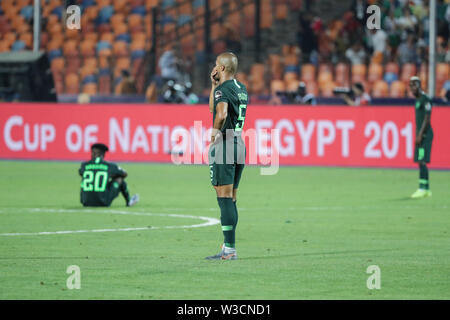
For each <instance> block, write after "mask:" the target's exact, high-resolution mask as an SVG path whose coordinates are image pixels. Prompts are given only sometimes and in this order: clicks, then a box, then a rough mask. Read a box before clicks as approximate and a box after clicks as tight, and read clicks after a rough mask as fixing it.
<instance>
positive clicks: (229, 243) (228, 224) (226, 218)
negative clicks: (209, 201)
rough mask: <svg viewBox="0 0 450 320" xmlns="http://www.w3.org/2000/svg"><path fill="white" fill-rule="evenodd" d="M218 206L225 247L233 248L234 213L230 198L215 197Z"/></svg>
mask: <svg viewBox="0 0 450 320" xmlns="http://www.w3.org/2000/svg"><path fill="white" fill-rule="evenodd" d="M217 202H218V203H219V207H220V223H221V225H222V232H223V237H224V244H225V247H226V248H234V245H235V223H236V214H235V208H234V204H233V199H232V198H217Z"/></svg>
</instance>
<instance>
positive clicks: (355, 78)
mask: <svg viewBox="0 0 450 320" xmlns="http://www.w3.org/2000/svg"><path fill="white" fill-rule="evenodd" d="M351 70H352V82H353V83H355V82H363V81H366V74H367V67H366V65H364V64H354V65H352V69H351Z"/></svg>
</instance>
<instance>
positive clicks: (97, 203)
mask: <svg viewBox="0 0 450 320" xmlns="http://www.w3.org/2000/svg"><path fill="white" fill-rule="evenodd" d="M119 193H120V186H119V183H118V182H116V181H109V182H108V184H107V185H106V189H105V191H103V192H92V194H91V195H89V196H86V198H85V199H83V195H82V196H81V197H82V198H81V203H82V204H83V206H85V207H109V206H110V205H111V203H112V202H113V200H114V199H115V198H116V197H117V196H118V195H119Z"/></svg>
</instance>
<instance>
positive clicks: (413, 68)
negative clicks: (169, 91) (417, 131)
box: [0, 0, 450, 98]
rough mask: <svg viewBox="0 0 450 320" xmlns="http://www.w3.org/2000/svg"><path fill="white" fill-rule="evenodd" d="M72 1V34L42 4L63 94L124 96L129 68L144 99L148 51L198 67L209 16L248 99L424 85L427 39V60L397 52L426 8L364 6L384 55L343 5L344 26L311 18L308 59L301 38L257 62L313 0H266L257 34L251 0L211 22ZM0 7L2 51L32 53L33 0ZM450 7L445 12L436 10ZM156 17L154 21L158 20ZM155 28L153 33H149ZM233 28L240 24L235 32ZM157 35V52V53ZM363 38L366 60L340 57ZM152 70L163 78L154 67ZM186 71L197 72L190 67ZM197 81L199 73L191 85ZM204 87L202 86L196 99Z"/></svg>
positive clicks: (185, 4)
mask: <svg viewBox="0 0 450 320" xmlns="http://www.w3.org/2000/svg"><path fill="white" fill-rule="evenodd" d="M347 2H348V1H347ZM347 2H345V3H347ZM75 3H76V4H77V5H79V6H80V7H81V8H82V17H81V30H70V29H68V28H66V27H65V26H64V25H63V19H64V14H63V13H64V3H63V1H62V0H41V5H42V8H43V10H42V16H43V24H42V30H41V49H43V50H46V51H47V54H48V57H49V60H50V62H51V69H52V72H53V74H54V79H55V86H56V90H57V92H58V94H62V93H65V94H77V93H81V92H83V93H89V94H97V93H99V94H114V93H118V92H120V88H119V87H118V84H119V83H120V72H121V70H122V69H127V70H129V71H130V73H131V75H132V76H133V77H134V78H135V79H136V80H137V88H138V93H139V94H142V95H144V94H145V92H146V89H147V84H148V80H149V78H150V79H151V76H152V75H150V77H147V78H146V72H147V73H148V70H149V69H148V67H147V65H148V64H149V60H148V53H149V51H150V50H152V49H155V50H156V53H157V56H156V57H154V60H156V61H157V59H158V58H159V56H160V55H161V54H162V53H163V52H164V51H165V50H167V49H168V48H169V47H171V46H172V45H173V44H178V45H179V47H180V48H181V52H182V58H183V59H185V60H187V61H192V64H204V63H205V62H208V60H207V48H205V41H204V38H205V30H204V27H205V17H209V24H210V26H211V29H210V43H211V48H210V50H211V51H210V52H211V54H212V55H216V54H218V53H220V52H222V51H225V50H228V48H229V46H230V45H231V44H230V43H232V42H231V40H230V39H229V38H228V37H229V34H233V37H234V38H233V39H232V41H234V42H233V43H240V44H241V45H242V46H243V48H244V49H243V50H242V51H241V52H240V55H241V56H243V58H242V60H243V61H244V62H243V65H242V69H241V73H240V75H239V79H241V81H242V82H244V83H246V84H248V89H249V92H250V93H251V94H256V95H273V94H274V92H275V91H276V90H285V89H287V90H291V89H293V88H295V86H296V84H298V81H299V80H302V81H304V82H305V83H306V84H307V87H308V90H311V91H312V93H315V94H319V95H322V96H326V97H328V96H332V91H333V90H332V89H333V87H335V86H350V85H351V84H352V83H355V82H361V83H363V84H364V86H365V88H367V90H368V92H369V93H372V95H373V96H374V97H377V96H379V97H395V98H397V97H406V96H407V95H408V93H407V91H408V90H406V88H407V87H406V85H407V82H408V81H409V78H410V77H411V76H412V75H415V74H417V73H419V76H420V77H421V79H422V80H423V81H424V82H425V83H427V82H428V79H427V78H428V73H427V72H426V69H427V68H426V63H427V62H426V61H427V52H426V51H427V50H420V48H421V47H420V46H422V47H423V44H422V43H424V42H425V39H424V38H423V37H424V36H418V37H417V38H415V46H416V49H417V55H418V56H420V55H421V54H422V55H425V56H420V58H421V59H417V61H411V62H408V63H404V64H400V63H399V60H398V50H397V49H398V48H399V47H400V44H401V43H402V41H406V40H402V39H406V38H407V35H408V34H410V33H411V32H413V34H417V35H421V34H426V33H424V32H421V31H423V30H422V29H423V28H424V25H425V19H426V15H423V14H422V12H423V10H425V11H426V10H427V9H428V8H426V7H424V5H423V4H422V2H421V1H415V2H409V3H407V2H404V1H403V2H400V1H399V2H394V3H392V2H389V1H381V0H380V1H377V0H371V1H368V3H367V4H378V5H380V6H381V8H382V14H383V30H385V32H386V34H387V40H386V47H387V49H386V50H385V52H374V50H373V47H371V44H370V37H371V36H372V35H371V34H366V33H364V32H361V31H358V32H357V30H358V24H359V23H361V22H360V21H359V20H357V19H356V18H355V17H354V14H353V13H352V11H351V10H352V9H351V8H350V7H349V8H348V9H345V8H344V11H343V17H344V19H336V18H334V19H328V20H326V19H323V20H321V19H320V18H319V17H318V16H313V17H312V20H311V21H312V23H311V30H312V34H311V37H312V39H313V40H314V41H316V42H317V46H316V47H315V48H313V51H312V52H313V53H312V54H308V55H306V54H304V53H303V52H302V50H301V45H300V43H298V42H296V41H292V40H291V41H284V40H281V41H277V40H278V39H269V40H270V43H271V47H270V50H268V49H266V50H264V52H263V53H262V55H261V60H260V61H254V59H253V58H252V57H253V53H254V52H252V50H248V52H247V51H246V50H245V47H248V46H247V45H248V43H251V42H252V41H253V40H254V39H255V36H256V33H257V32H261V33H262V34H266V33H264V31H265V30H275V31H276V28H279V27H280V26H283V25H287V26H289V28H290V27H291V26H294V27H295V29H294V30H293V31H292V33H295V34H297V33H298V29H297V22H298V19H299V17H302V15H304V14H307V12H306V11H305V10H304V8H305V6H306V5H308V6H311V3H310V1H307V0H261V1H260V3H261V16H260V17H261V19H260V30H256V28H255V24H254V22H255V14H256V6H255V1H252V0H243V1H238V0H230V1H224V0H217V1H210V12H209V15H208V16H205V14H206V10H205V1H204V0H193V1H190V0H189V1H188V0H76V1H75ZM404 3H406V4H404ZM447 6H448V4H447ZM0 8H1V11H2V14H1V15H0V31H1V37H0V52H5V51H21V50H30V49H32V45H33V34H32V17H33V7H32V1H31V0H1V2H0ZM155 8H157V9H158V11H157V14H156V15H154V12H153V11H152V10H153V9H155ZM446 8H447V7H445V6H444V7H442V6H441V7H440V9H439V10H446ZM345 10H346V11H345ZM403 10H410V11H411V13H412V14H413V15H414V17H415V20H414V21H415V23H413V24H412V25H408V24H405V23H404V21H403V20H404V19H403V20H402V12H403ZM438 16H439V19H441V20H440V21H439V22H440V23H441V24H444V25H446V26H447V29H448V23H449V22H448V21H447V20H445V17H446V16H445V14H444V15H442V14H439V15H438ZM155 17H156V19H157V23H156V24H154V21H153V20H154V19H155ZM442 17H444V18H442ZM241 21H245V23H244V24H242V23H241ZM155 25H156V30H153V28H154V27H155ZM233 26H241V27H240V28H238V27H235V29H234V30H233ZM290 29H292V28H290ZM359 29H361V30H364V29H365V28H359ZM355 30H356V31H355ZM275 31H274V33H275ZM438 32H439V33H438V43H439V45H440V46H441V47H442V48H441V47H440V50H441V51H442V52H443V53H442V59H441V60H440V61H439V63H438V64H437V70H436V79H437V81H436V94H439V93H440V92H441V91H442V89H443V86H444V83H445V82H446V81H447V80H448V79H449V75H450V67H449V63H450V48H449V45H448V30H447V33H445V32H446V31H445V27H441V28H440V29H439V30H438ZM267 34H268V36H266V37H269V38H270V34H271V33H270V32H269V33H267ZM155 35H157V39H156V48H152V41H153V40H155V39H153V37H154V36H155ZM446 36H447V38H446ZM294 38H295V37H294ZM361 39H362V40H363V47H364V50H365V52H366V56H367V59H366V63H364V64H355V65H351V64H350V61H348V60H347V59H346V58H345V54H343V52H345V50H346V49H347V48H349V47H350V46H351V45H352V44H353V43H354V42H355V41H356V40H358V41H360V40H361ZM422 51H423V52H424V53H423V52H422ZM420 61H423V63H420ZM333 66H334V67H333ZM153 72H154V73H158V72H159V70H158V68H157V67H156V66H155V68H154V70H153ZM187 72H189V73H191V74H193V70H192V67H191V69H189V68H188V69H187ZM199 78H200V77H195V76H194V79H193V80H194V82H198V79H199ZM200 86H202V84H201V85H200ZM203 89H204V87H201V88H200V89H199V92H202V90H203Z"/></svg>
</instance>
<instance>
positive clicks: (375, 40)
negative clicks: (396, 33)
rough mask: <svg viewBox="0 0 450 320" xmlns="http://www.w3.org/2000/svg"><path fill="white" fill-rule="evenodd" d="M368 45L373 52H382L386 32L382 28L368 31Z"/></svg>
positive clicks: (384, 45) (384, 47) (384, 49)
mask: <svg viewBox="0 0 450 320" xmlns="http://www.w3.org/2000/svg"><path fill="white" fill-rule="evenodd" d="M368 39H369V46H370V47H371V48H372V49H373V54H376V53H377V52H381V53H383V54H384V52H385V51H386V45H387V43H386V42H387V34H386V32H384V30H383V29H379V30H377V29H373V30H370V31H369V35H368Z"/></svg>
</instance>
